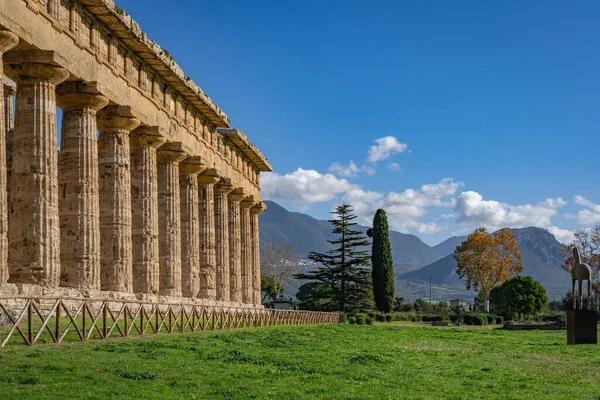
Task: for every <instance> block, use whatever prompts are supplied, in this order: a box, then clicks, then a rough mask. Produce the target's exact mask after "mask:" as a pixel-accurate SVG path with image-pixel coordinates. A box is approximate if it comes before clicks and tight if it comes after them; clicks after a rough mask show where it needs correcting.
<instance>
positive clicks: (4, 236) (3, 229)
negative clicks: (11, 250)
mask: <svg viewBox="0 0 600 400" xmlns="http://www.w3.org/2000/svg"><path fill="white" fill-rule="evenodd" d="M18 42H19V38H18V37H17V35H15V34H13V33H11V32H9V31H0V90H2V91H3V92H2V93H0V101H1V102H2V103H1V104H0V110H3V111H4V116H3V118H0V283H2V282H6V281H7V280H8V197H7V196H8V194H7V176H6V172H7V171H6V144H7V142H8V141H7V140H6V138H7V136H8V132H9V131H11V136H12V126H10V123H11V122H12V98H11V97H10V96H11V95H12V94H13V93H11V92H10V91H7V92H6V93H5V92H4V84H3V83H2V82H3V81H4V68H3V62H2V56H3V54H4V53H5V52H6V51H8V50H10V49H12V48H13V47H15V46H16V45H17V43H18ZM7 97H8V98H7ZM11 144H12V140H11Z"/></svg>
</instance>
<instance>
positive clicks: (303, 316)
mask: <svg viewBox="0 0 600 400" xmlns="http://www.w3.org/2000/svg"><path fill="white" fill-rule="evenodd" d="M9 305H10V306H9ZM337 322H339V315H338V314H337V313H329V312H314V311H293V310H271V309H263V308H228V307H217V306H214V307H213V306H202V305H193V304H173V303H142V302H133V301H119V300H90V299H68V298H18V299H15V298H11V299H0V340H1V342H0V347H5V346H6V345H7V343H9V341H11V339H13V342H14V341H17V340H19V338H20V339H22V340H23V342H24V343H25V344H26V345H30V346H32V345H34V344H36V343H40V342H44V343H47V342H53V343H61V342H63V341H64V340H69V341H77V340H88V339H95V338H98V339H107V338H109V337H127V336H130V335H145V334H157V333H161V332H164V333H173V332H195V331H197V330H202V331H205V330H216V329H230V328H246V327H257V326H268V325H303V324H322V323H337ZM65 338H66V339H65Z"/></svg>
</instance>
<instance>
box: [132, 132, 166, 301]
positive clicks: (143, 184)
mask: <svg viewBox="0 0 600 400" xmlns="http://www.w3.org/2000/svg"><path fill="white" fill-rule="evenodd" d="M165 142H166V139H165V138H164V137H162V136H160V134H159V131H158V128H157V127H146V126H144V127H140V128H137V129H135V130H134V131H133V132H132V133H131V137H130V144H131V211H132V225H133V230H132V233H133V234H132V240H133V291H134V292H135V293H148V294H154V295H156V294H158V291H159V287H160V268H159V250H158V248H159V242H158V172H157V162H156V157H157V155H156V152H157V150H156V149H157V148H158V147H160V146H161V145H163V144H164V143H165Z"/></svg>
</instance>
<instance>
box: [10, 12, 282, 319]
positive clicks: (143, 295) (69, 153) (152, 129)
mask: <svg viewBox="0 0 600 400" xmlns="http://www.w3.org/2000/svg"><path fill="white" fill-rule="evenodd" d="M0 77H1V79H2V81H3V85H1V84H0V90H1V91H2V93H0V102H2V103H1V105H2V107H0V110H2V111H3V112H4V115H3V118H0V296H17V295H28V296H45V295H48V296H74V297H91V298H115V299H116V298H120V299H132V300H135V299H138V300H142V299H144V300H150V301H158V300H161V299H162V300H165V299H166V300H169V299H173V298H177V299H178V300H181V299H188V300H186V301H190V302H195V303H200V304H212V305H235V306H237V307H239V306H248V307H250V306H252V305H260V266H259V261H260V256H259V254H260V253H259V238H258V214H260V212H262V211H263V210H264V209H265V206H264V204H263V203H262V202H261V201H260V200H259V199H260V182H259V177H260V173H261V172H262V171H270V170H271V166H270V165H269V163H268V161H267V160H266V159H265V157H264V156H263V155H262V154H261V153H260V152H259V151H258V149H257V148H256V147H255V146H254V145H252V144H251V143H250V141H249V140H248V138H247V137H246V136H245V135H244V133H242V131H241V130H239V129H232V128H230V123H229V120H228V118H227V116H226V115H225V113H224V112H223V111H222V110H221V109H220V108H219V107H217V106H216V105H215V104H214V103H213V102H212V100H211V99H210V98H209V97H208V96H207V95H206V94H205V93H204V92H203V91H202V89H200V88H199V87H198V86H197V85H196V84H195V83H194V82H193V81H192V80H191V79H190V77H188V76H186V75H185V74H184V72H183V71H182V69H181V68H180V67H179V66H178V65H177V64H176V63H175V62H174V60H173V59H172V57H171V56H170V55H169V53H168V52H167V51H165V50H162V49H161V48H160V47H159V46H158V45H157V44H156V43H155V42H154V41H152V40H149V39H148V38H147V37H146V34H145V33H144V32H143V31H142V30H141V28H140V27H139V25H138V24H137V23H136V22H135V21H133V20H132V19H131V17H130V16H129V15H127V14H126V13H125V12H124V11H123V10H121V9H120V8H118V7H115V5H114V3H113V1H111V0H2V1H1V2H0ZM57 107H58V108H60V110H61V111H62V121H60V123H59V121H57ZM59 125H60V127H61V129H60V135H58V134H57V127H58V126H59Z"/></svg>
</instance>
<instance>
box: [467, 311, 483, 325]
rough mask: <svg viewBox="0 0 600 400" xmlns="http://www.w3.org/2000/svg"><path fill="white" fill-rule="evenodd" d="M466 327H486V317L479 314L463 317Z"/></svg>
mask: <svg viewBox="0 0 600 400" xmlns="http://www.w3.org/2000/svg"><path fill="white" fill-rule="evenodd" d="M463 322H464V323H465V324H466V325H487V323H488V315H487V314H481V313H468V314H465V315H464V316H463Z"/></svg>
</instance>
